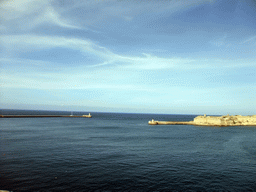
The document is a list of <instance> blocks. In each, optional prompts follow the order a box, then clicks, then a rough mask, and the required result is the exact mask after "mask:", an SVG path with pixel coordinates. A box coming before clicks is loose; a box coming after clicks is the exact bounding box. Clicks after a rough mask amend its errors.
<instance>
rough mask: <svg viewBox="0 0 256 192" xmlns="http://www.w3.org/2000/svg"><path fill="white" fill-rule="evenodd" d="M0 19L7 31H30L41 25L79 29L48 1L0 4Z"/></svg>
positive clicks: (30, 0) (5, 2)
mask: <svg viewBox="0 0 256 192" xmlns="http://www.w3.org/2000/svg"><path fill="white" fill-rule="evenodd" d="M0 18H1V22H2V24H3V25H4V26H7V27H8V29H9V30H8V31H9V32H11V31H12V30H13V29H17V28H18V29H21V30H26V31H27V30H31V29H33V28H35V27H37V26H39V25H42V24H52V25H55V26H59V27H63V28H70V29H79V28H80V27H78V26H75V25H73V24H71V21H68V20H67V19H65V18H64V17H63V16H62V15H60V13H58V12H57V11H56V9H54V7H53V6H52V5H51V1H50V0H22V1H20V0H13V1H3V2H2V3H1V4H0Z"/></svg>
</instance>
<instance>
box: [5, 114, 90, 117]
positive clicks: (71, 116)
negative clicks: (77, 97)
mask: <svg viewBox="0 0 256 192" xmlns="http://www.w3.org/2000/svg"><path fill="white" fill-rule="evenodd" d="M43 117H70V118H75V117H80V118H91V117H92V116H91V114H89V115H0V118H43Z"/></svg>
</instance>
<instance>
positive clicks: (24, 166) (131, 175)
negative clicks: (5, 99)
mask: <svg viewBox="0 0 256 192" xmlns="http://www.w3.org/2000/svg"><path fill="white" fill-rule="evenodd" d="M1 113H2V114H5V115H6V114H16V115H18V114H22V115H24V114H25V115H60V114H62V115H69V114H70V112H61V111H27V110H1ZM88 113H89V112H75V111H74V112H73V115H83V114H88ZM91 115H92V118H67V117H47V118H0V190H9V191H14V192H15V191H239V192H240V191H256V127H255V126H240V127H239V126H238V127H207V126H193V125H148V121H149V120H152V119H154V120H161V121H191V120H193V119H194V117H195V116H196V115H175V114H135V113H134V114H132V113H98V112H91Z"/></svg>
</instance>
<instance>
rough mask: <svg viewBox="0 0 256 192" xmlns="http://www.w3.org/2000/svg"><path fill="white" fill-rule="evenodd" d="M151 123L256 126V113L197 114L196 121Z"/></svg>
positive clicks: (160, 123) (153, 122) (150, 122)
mask: <svg viewBox="0 0 256 192" xmlns="http://www.w3.org/2000/svg"><path fill="white" fill-rule="evenodd" d="M148 124H149V125H201V126H220V127H224V126H256V115H252V116H242V115H234V116H233V115H231V116H230V115H225V116H221V117H217V116H206V115H204V116H197V117H195V118H194V121H155V120H154V119H152V121H149V122H148Z"/></svg>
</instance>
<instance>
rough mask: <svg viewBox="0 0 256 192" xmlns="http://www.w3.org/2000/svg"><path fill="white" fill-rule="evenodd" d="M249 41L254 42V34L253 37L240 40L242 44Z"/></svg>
mask: <svg viewBox="0 0 256 192" xmlns="http://www.w3.org/2000/svg"><path fill="white" fill-rule="evenodd" d="M251 42H254V43H256V36H253V37H250V38H248V39H246V40H244V41H243V42H242V44H244V43H251Z"/></svg>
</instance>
